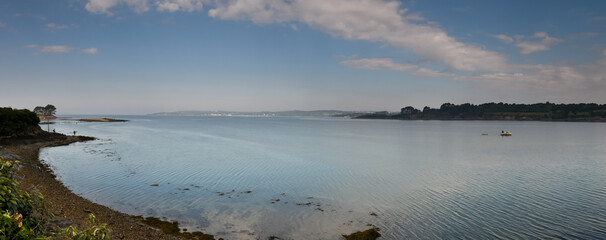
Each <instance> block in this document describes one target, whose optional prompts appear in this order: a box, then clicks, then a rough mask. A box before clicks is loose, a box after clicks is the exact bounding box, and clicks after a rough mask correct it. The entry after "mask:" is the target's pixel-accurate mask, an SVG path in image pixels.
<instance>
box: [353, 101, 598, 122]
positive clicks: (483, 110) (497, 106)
mask: <svg viewBox="0 0 606 240" xmlns="http://www.w3.org/2000/svg"><path fill="white" fill-rule="evenodd" d="M356 118H362V119H401V120H529V121H578V122H590V121H594V122H605V121H606V104H601V105H600V104H596V103H573V104H554V103H550V102H546V103H535V104H515V103H514V104H509V103H502V102H501V103H484V104H480V105H474V104H469V103H465V104H460V105H456V104H452V103H444V104H442V106H440V108H439V109H435V108H429V107H425V108H423V110H419V109H415V108H413V107H411V106H408V107H404V108H402V109H401V111H400V113H399V114H387V113H384V112H383V113H373V114H366V115H362V116H358V117H356Z"/></svg>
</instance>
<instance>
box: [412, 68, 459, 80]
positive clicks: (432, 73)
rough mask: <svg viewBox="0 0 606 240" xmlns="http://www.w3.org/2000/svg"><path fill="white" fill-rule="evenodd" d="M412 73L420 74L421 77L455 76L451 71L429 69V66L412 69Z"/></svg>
mask: <svg viewBox="0 0 606 240" xmlns="http://www.w3.org/2000/svg"><path fill="white" fill-rule="evenodd" d="M413 74H414V75H417V76H421V77H433V78H438V77H455V76H456V75H455V74H452V73H446V72H438V71H436V70H433V69H429V68H419V69H417V70H416V71H414V72H413Z"/></svg>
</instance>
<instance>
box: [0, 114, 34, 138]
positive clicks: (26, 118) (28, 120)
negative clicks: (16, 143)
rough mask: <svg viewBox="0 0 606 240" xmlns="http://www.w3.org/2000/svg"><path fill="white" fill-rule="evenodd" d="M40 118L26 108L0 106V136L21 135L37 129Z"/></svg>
mask: <svg viewBox="0 0 606 240" xmlns="http://www.w3.org/2000/svg"><path fill="white" fill-rule="evenodd" d="M39 122H40V119H39V118H38V116H36V114H35V113H33V112H30V111H29V110H27V109H21V110H18V109H12V108H0V136H12V135H22V134H25V133H28V132H31V131H34V130H35V129H39V127H38V123H39Z"/></svg>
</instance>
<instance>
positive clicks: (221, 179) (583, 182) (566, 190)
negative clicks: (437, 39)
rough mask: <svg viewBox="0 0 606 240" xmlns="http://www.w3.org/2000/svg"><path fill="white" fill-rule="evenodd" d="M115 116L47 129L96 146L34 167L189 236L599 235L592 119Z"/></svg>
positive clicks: (603, 129) (47, 153)
mask: <svg viewBox="0 0 606 240" xmlns="http://www.w3.org/2000/svg"><path fill="white" fill-rule="evenodd" d="M118 118H126V119H130V120H131V121H130V122H127V123H75V122H59V123H57V124H55V125H53V126H52V127H54V128H55V129H56V130H57V131H58V132H63V133H68V132H73V131H74V130H76V131H78V134H79V135H89V136H95V137H97V138H99V140H96V141H91V142H86V143H76V144H73V145H70V146H64V147H56V148H48V149H44V150H43V151H42V152H41V153H40V157H41V159H43V160H44V161H46V162H47V163H49V164H50V165H51V166H52V167H53V168H54V170H55V172H56V174H57V175H58V176H59V178H60V179H61V180H62V181H63V182H64V183H65V184H66V186H68V187H69V188H70V189H71V190H72V191H74V192H75V193H77V194H79V195H82V196H84V197H85V198H88V199H90V200H93V201H95V202H97V203H100V204H103V205H107V206H110V207H112V208H114V209H117V210H119V211H123V212H126V213H130V214H136V215H144V216H157V217H166V218H168V219H172V220H178V221H179V222H180V224H181V226H182V227H186V228H188V230H189V231H192V230H202V231H204V232H207V233H211V234H216V235H218V236H219V237H225V238H227V239H257V238H260V239H266V238H267V237H268V236H270V235H274V236H278V237H281V238H287V239H289V238H293V239H339V237H340V235H342V234H348V233H351V232H354V231H357V230H364V229H367V228H369V225H372V226H376V227H379V228H380V229H381V231H380V232H381V234H382V235H383V236H384V238H382V239H428V238H429V239H433V238H448V239H499V238H504V239H528V238H541V239H543V238H564V239H606V230H605V229H606V124H604V123H565V122H517V121H388V120H350V119H340V118H252V117H158V116H119V117H118ZM501 130H506V131H511V132H513V136H512V137H501V136H499V133H500V131H501ZM481 133H488V134H489V135H481ZM155 184H158V186H151V185H155ZM249 191H250V192H249ZM278 199H279V201H278ZM375 215H376V216H375Z"/></svg>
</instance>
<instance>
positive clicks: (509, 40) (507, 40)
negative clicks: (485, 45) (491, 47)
mask: <svg viewBox="0 0 606 240" xmlns="http://www.w3.org/2000/svg"><path fill="white" fill-rule="evenodd" d="M492 37H494V38H496V39H499V40H501V41H503V42H504V43H507V44H509V43H512V42H513V38H512V37H510V36H507V35H504V34H499V35H493V36H492Z"/></svg>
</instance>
